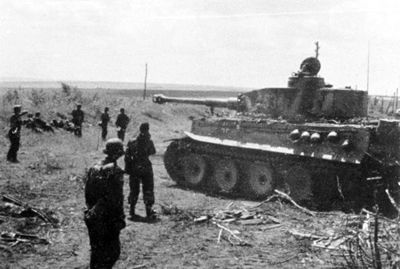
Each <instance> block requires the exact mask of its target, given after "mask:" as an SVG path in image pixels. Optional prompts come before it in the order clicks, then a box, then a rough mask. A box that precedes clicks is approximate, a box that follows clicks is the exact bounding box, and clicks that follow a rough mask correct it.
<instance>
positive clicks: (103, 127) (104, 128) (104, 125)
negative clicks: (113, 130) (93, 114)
mask: <svg viewBox="0 0 400 269" xmlns="http://www.w3.org/2000/svg"><path fill="white" fill-rule="evenodd" d="M109 121H110V115H108V107H105V108H104V113H103V114H101V138H103V141H106V137H107V133H108V132H107V127H108V122H109Z"/></svg>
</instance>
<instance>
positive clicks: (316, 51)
mask: <svg viewBox="0 0 400 269" xmlns="http://www.w3.org/2000/svg"><path fill="white" fill-rule="evenodd" d="M315 46H316V49H315V58H317V59H318V56H319V48H320V46H319V43H318V42H315Z"/></svg>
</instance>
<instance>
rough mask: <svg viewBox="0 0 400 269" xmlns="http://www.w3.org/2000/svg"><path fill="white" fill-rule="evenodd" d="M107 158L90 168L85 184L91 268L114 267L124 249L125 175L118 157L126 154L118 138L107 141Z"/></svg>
mask: <svg viewBox="0 0 400 269" xmlns="http://www.w3.org/2000/svg"><path fill="white" fill-rule="evenodd" d="M103 152H104V153H105V154H106V155H107V156H106V158H105V159H104V160H103V161H101V162H99V163H97V164H96V165H94V166H93V167H91V168H90V169H89V171H88V176H87V182H86V186H85V199H86V205H87V210H86V211H85V217H84V220H85V224H86V226H87V228H88V232H89V240H90V247H91V256H90V268H112V266H113V265H114V264H115V263H116V261H117V260H118V258H119V255H120V253H121V244H120V240H119V235H120V231H121V230H122V229H123V228H125V225H126V223H125V214H124V208H123V203H124V196H123V184H124V181H123V177H124V171H123V170H122V169H121V168H120V167H119V166H118V165H117V160H118V159H119V158H120V157H121V156H122V155H123V154H124V146H123V144H122V141H121V140H119V139H118V138H111V139H109V140H108V141H107V142H106V146H105V149H104V151H103Z"/></svg>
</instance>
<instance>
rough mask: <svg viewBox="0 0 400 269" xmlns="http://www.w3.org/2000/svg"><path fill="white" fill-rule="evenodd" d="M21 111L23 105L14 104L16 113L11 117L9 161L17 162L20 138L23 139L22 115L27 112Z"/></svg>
mask: <svg viewBox="0 0 400 269" xmlns="http://www.w3.org/2000/svg"><path fill="white" fill-rule="evenodd" d="M20 112H21V106H20V105H16V106H14V114H12V115H11V117H10V129H9V130H8V139H9V140H10V143H11V145H10V149H9V150H8V153H7V161H9V162H13V163H17V162H18V159H17V152H18V150H19V147H20V139H21V126H22V119H21V116H22V115H23V114H25V113H26V112H23V113H22V114H20Z"/></svg>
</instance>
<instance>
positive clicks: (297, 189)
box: [284, 165, 312, 201]
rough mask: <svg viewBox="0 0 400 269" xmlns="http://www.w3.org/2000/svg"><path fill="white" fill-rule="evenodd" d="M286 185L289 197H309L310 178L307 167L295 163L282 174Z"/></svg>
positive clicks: (306, 198)
mask: <svg viewBox="0 0 400 269" xmlns="http://www.w3.org/2000/svg"><path fill="white" fill-rule="evenodd" d="M284 179H285V183H286V187H287V188H288V189H289V192H290V194H289V195H290V197H292V198H293V200H295V201H302V200H310V199H311V195H312V193H311V185H312V182H311V180H312V178H311V174H310V172H309V169H307V167H304V166H301V165H296V166H293V167H291V168H289V170H288V171H287V173H286V174H285V176H284Z"/></svg>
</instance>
